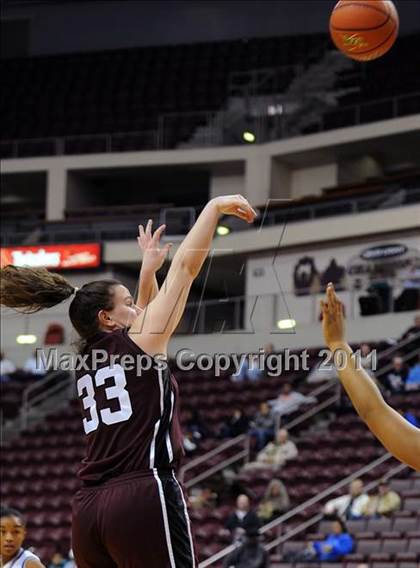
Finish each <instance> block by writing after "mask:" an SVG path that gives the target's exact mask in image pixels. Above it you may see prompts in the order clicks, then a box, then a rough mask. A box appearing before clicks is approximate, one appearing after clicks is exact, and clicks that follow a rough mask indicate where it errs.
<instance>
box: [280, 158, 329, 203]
mask: <svg viewBox="0 0 420 568" xmlns="http://www.w3.org/2000/svg"><path fill="white" fill-rule="evenodd" d="M337 173H338V164H336V163H334V164H326V165H322V166H315V167H312V168H300V169H298V170H293V171H292V179H291V197H292V198H293V199H299V197H304V196H306V195H321V194H322V190H323V189H325V188H326V187H334V186H336V185H337V182H338V179H337Z"/></svg>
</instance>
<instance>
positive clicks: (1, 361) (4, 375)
mask: <svg viewBox="0 0 420 568" xmlns="http://www.w3.org/2000/svg"><path fill="white" fill-rule="evenodd" d="M15 371H16V366H15V364H14V363H13V361H10V359H6V357H5V355H4V353H3V352H1V353H0V382H2V383H5V382H6V381H9V380H10V377H9V375H11V374H12V373H14V372H15Z"/></svg>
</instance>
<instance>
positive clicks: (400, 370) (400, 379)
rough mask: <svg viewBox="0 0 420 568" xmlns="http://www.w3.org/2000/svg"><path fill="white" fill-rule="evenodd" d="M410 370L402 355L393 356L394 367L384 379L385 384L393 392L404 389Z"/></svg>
mask: <svg viewBox="0 0 420 568" xmlns="http://www.w3.org/2000/svg"><path fill="white" fill-rule="evenodd" d="M408 371H409V369H408V367H407V365H406V364H405V363H404V360H403V358H402V357H401V355H395V356H394V357H393V358H392V369H391V370H390V371H389V372H388V373H387V374H386V375H385V376H384V377H383V379H382V384H383V386H384V387H385V388H386V390H388V391H390V392H391V393H397V392H402V391H404V390H405V383H406V381H407V377H408Z"/></svg>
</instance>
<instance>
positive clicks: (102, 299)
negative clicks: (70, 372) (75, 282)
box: [69, 280, 121, 350]
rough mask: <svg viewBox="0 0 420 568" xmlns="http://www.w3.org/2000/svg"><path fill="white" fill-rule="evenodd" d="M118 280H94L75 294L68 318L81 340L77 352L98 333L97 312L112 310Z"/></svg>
mask: <svg viewBox="0 0 420 568" xmlns="http://www.w3.org/2000/svg"><path fill="white" fill-rule="evenodd" d="M120 284H121V283H120V282H118V280H95V281H93V282H89V283H88V284H85V285H84V286H82V287H81V288H80V290H78V292H77V293H76V294H75V296H74V299H73V301H72V303H71V304H70V308H69V316H70V320H71V323H72V324H73V327H74V329H75V330H76V331H77V333H78V334H79V335H80V337H81V338H82V340H81V341H80V342H79V344H78V347H79V350H83V348H84V347H85V346H86V344H87V343H88V342H89V340H90V339H91V338H92V337H93V336H94V335H95V334H96V333H98V331H99V322H98V312H100V311H101V310H112V309H113V308H114V293H113V288H114V286H118V285H120Z"/></svg>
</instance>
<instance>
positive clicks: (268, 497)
mask: <svg viewBox="0 0 420 568" xmlns="http://www.w3.org/2000/svg"><path fill="white" fill-rule="evenodd" d="M289 507H290V499H289V494H288V493H287V489H286V487H285V485H284V483H283V482H282V481H280V479H272V480H271V481H270V483H269V484H268V487H267V491H266V492H265V495H264V497H263V499H262V501H261V503H260V506H259V507H258V511H257V513H258V516H259V518H260V519H261V521H263V523H268V522H270V521H271V520H273V519H275V518H276V517H278V516H279V515H281V513H285V512H286V511H288V509H289Z"/></svg>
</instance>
